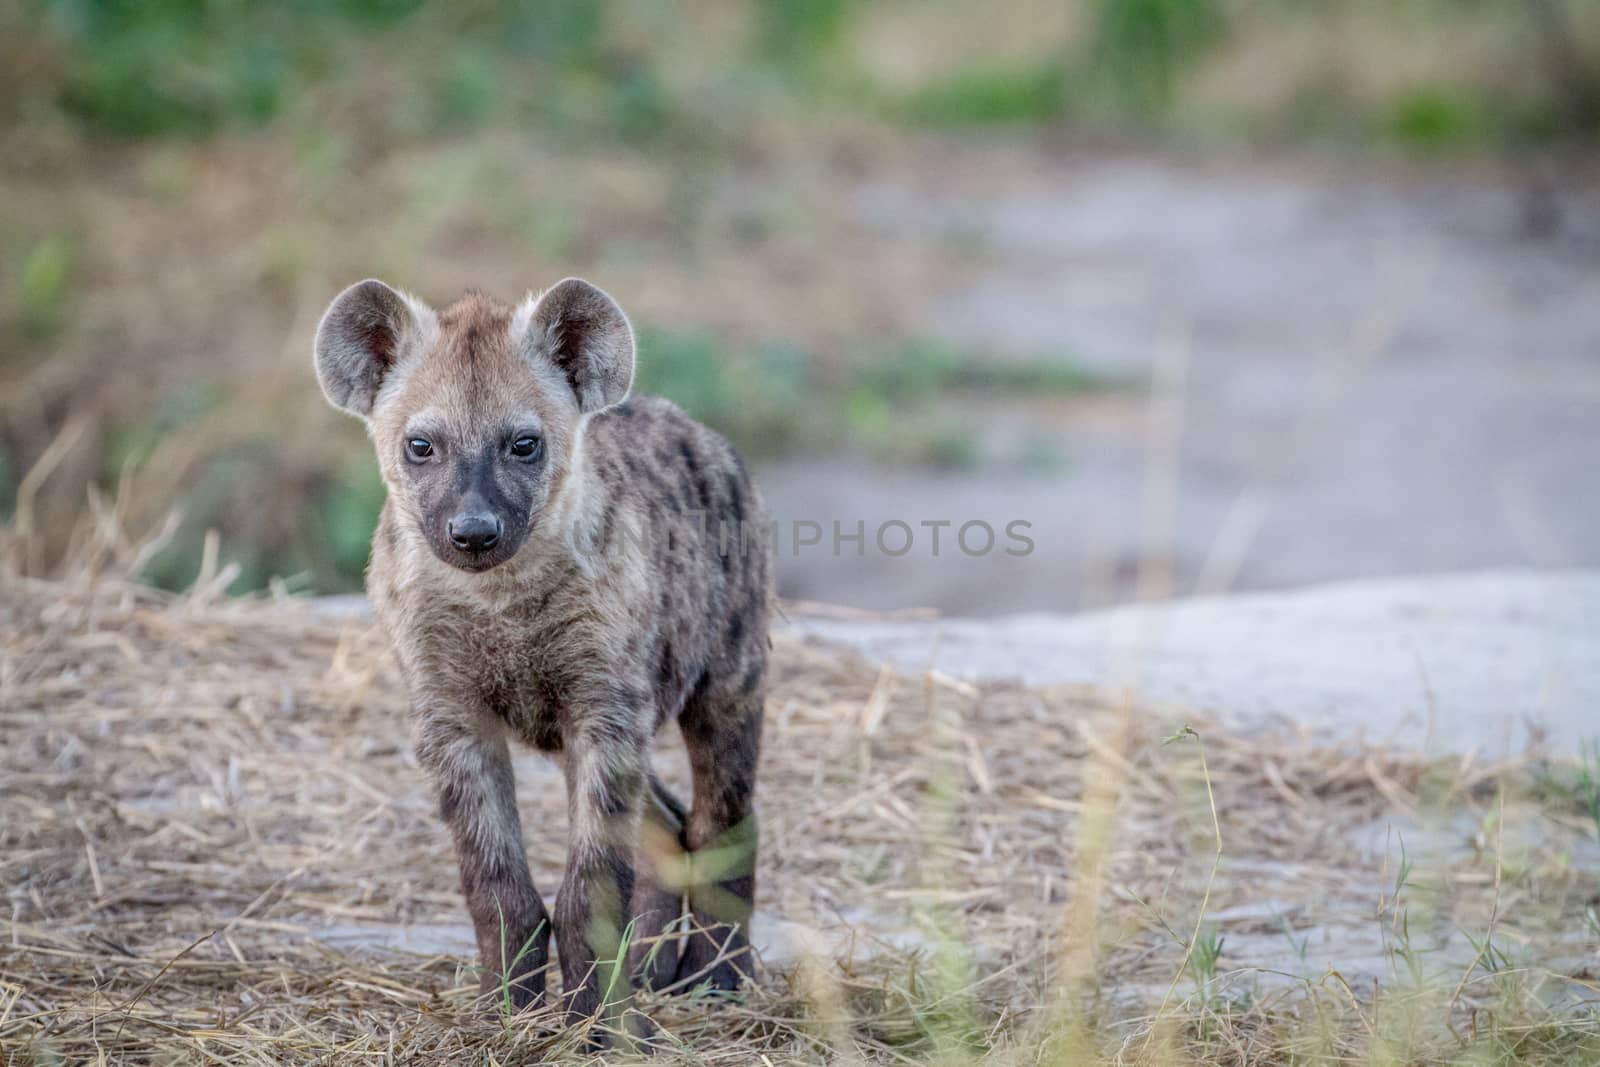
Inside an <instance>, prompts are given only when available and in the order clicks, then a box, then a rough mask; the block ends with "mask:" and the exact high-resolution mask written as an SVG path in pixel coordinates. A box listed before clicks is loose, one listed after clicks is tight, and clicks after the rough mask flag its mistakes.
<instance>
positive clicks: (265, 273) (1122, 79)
mask: <svg viewBox="0 0 1600 1067" xmlns="http://www.w3.org/2000/svg"><path fill="white" fill-rule="evenodd" d="M0 42H3V43H0V138H3V140H0V150H3V156H4V161H3V162H0V182H3V183H4V186H3V191H4V194H5V195H4V196H3V197H0V253H3V258H0V262H3V274H0V389H3V400H0V511H3V512H4V513H7V514H9V513H11V512H13V511H16V510H17V509H19V508H25V509H26V511H27V513H28V521H29V522H30V523H33V524H34V525H35V526H37V527H47V528H50V529H55V530H59V531H60V533H59V536H58V537H56V538H54V542H53V543H56V544H58V545H59V546H60V551H63V552H64V551H66V549H67V547H68V545H69V544H70V542H71V540H72V538H73V536H74V534H73V531H74V529H75V528H76V526H77V524H81V523H82V522H83V521H85V516H86V515H89V514H91V512H90V511H87V510H86V505H85V500H86V493H87V492H88V491H89V490H90V488H91V487H101V488H102V490H103V491H104V492H107V493H110V492H112V491H120V492H121V493H122V495H123V498H124V505H125V507H126V508H127V509H129V511H130V512H131V514H132V515H133V516H135V517H137V518H138V520H139V521H141V522H143V523H145V524H147V525H149V526H152V527H153V526H154V525H155V524H156V523H157V521H158V519H159V517H160V516H162V515H165V514H166V513H167V512H168V510H169V509H171V508H173V507H178V508H180V509H181V511H182V514H183V516H184V518H183V521H182V523H181V524H180V526H179V527H178V530H177V534H176V536H175V538H174V539H173V540H172V542H171V543H170V544H169V546H168V548H167V549H166V550H165V551H164V552H163V553H161V554H159V555H157V556H156V557H155V558H154V559H153V560H152V561H151V564H150V575H151V577H152V578H154V579H155V580H157V581H159V582H161V583H163V584H166V585H170V586H177V587H181V586H184V585H186V584H187V583H188V582H190V581H192V580H193V578H194V575H195V571H196V567H197V563H196V560H197V558H198V550H197V546H198V544H199V541H200V538H201V537H202V536H203V535H204V532H205V531H206V530H207V529H211V528H216V529H218V530H220V531H221V534H222V540H223V543H224V545H225V546H226V551H227V554H228V555H229V557H230V558H233V559H236V560H238V561H239V562H240V564H241V565H242V573H241V576H240V579H239V581H238V582H237V583H236V584H235V586H234V588H235V589H236V590H242V589H246V588H259V587H261V586H262V585H263V584H264V583H266V582H267V581H268V580H269V579H270V578H272V577H273V576H282V577H286V578H289V579H290V580H291V583H292V584H295V585H298V586H300V587H304V588H313V589H316V590H319V591H326V590H338V589H349V588H353V587H355V586H357V585H358V584H359V581H360V575H361V571H362V567H363V566H364V563H365V557H366V544H367V537H368V534H369V531H370V528H371V525H372V523H373V520H374V517H375V515H376V511H377V508H378V507H379V506H380V504H381V501H382V487H381V485H380V484H379V482H378V480H377V477H376V474H375V472H374V470H373V466H372V463H371V461H370V459H369V457H368V450H367V449H366V448H365V446H364V445H362V443H361V442H360V430H359V428H358V427H356V426H355V425H354V424H353V423H349V422H342V421H340V420H338V419H337V418H336V417H335V416H333V415H332V414H331V413H330V412H327V411H326V410H324V409H323V408H322V406H321V404H320V401H319V400H318V399H317V397H316V394H315V392H314V386H313V385H312V383H311V378H310V371H309V358H308V354H307V349H308V340H309V336H310V331H311V329H312V327H313V326H314V323H315V317H316V315H317V313H318V312H319V311H320V308H321V306H322V302H323V301H324V300H326V299H327V297H328V295H330V294H331V293H332V292H334V291H336V289H337V288H338V287H339V286H340V285H342V284H345V283H346V282H348V281H349V280H351V279H353V278H357V277H361V276H364V275H372V274H377V275H380V276H384V277H387V278H389V279H390V280H392V281H395V282H398V283H401V284H405V285H407V286H409V287H412V288H415V289H416V290H418V291H419V292H421V293H422V294H423V295H425V296H426V297H428V298H429V299H432V300H435V301H444V300H447V299H449V298H450V297H451V296H452V295H454V293H455V292H456V291H459V289H460V288H462V287H464V286H467V285H483V286H487V287H490V288H492V289H494V290H495V291H496V292H497V293H498V295H501V296H502V297H508V298H509V297H513V296H515V295H517V294H518V293H519V292H520V291H521V290H522V289H524V288H527V287H529V286H537V285H540V284H546V283H548V282H549V281H552V280H554V279H555V278H557V277H560V276H561V275H563V274H567V273H577V272H582V273H586V274H590V275H593V276H596V277H598V278H600V279H601V280H602V282H603V283H604V284H608V286H610V287H612V288H613V289H614V290H615V291H618V292H620V293H623V294H626V295H627V299H626V301H625V302H628V303H629V305H630V308H631V310H633V311H634V312H635V317H636V319H637V320H638V321H639V322H640V323H641V325H642V330H641V342H642V343H641V355H642V359H641V368H640V369H641V374H640V384H641V387H642V388H645V389H648V390H650V391H653V392H660V393H663V394H665V395H668V396H670V397H673V398H674V399H676V400H678V401H679V402H680V403H682V404H683V405H684V406H685V407H686V408H688V409H689V410H690V411H691V412H692V413H694V414H695V415H697V416H699V417H701V418H703V419H705V420H707V421H708V422H710V423H712V424H713V425H716V426H718V427H719V428H721V429H723V430H724V431H725V432H727V433H729V434H730V435H731V436H732V437H733V438H734V439H735V440H736V442H737V443H738V444H740V445H741V446H742V447H743V448H745V449H747V450H748V451H749V452H751V453H752V454H753V455H755V456H757V457H759V458H763V459H777V458H782V457H784V456H789V455H816V454H824V453H844V454H848V455H852V456H856V457H858V458H860V459H861V460H862V461H864V462H873V463H887V464H906V465H934V466H939V465H970V464H973V463H976V462H980V461H982V459H983V445H982V442H981V441H980V440H979V439H978V438H977V437H976V436H975V435H974V434H973V433H972V432H971V429H970V427H969V426H967V425H966V424H965V423H966V420H965V418H964V417H963V415H962V413H961V409H960V407H959V405H958V404H956V403H954V401H955V400H958V399H960V398H963V397H966V398H970V397H974V396H976V397H983V398H988V400H989V401H991V402H993V403H996V404H999V405H1005V404H1008V403H1013V402H1014V403H1021V402H1023V401H1024V400H1026V401H1028V402H1041V401H1043V402H1048V401H1049V400H1050V398H1052V397H1059V396H1068V395H1075V394H1083V393H1090V392H1094V391H1097V390H1103V389H1115V388H1119V387H1120V384H1121V383H1117V382H1114V381H1107V380H1104V379H1103V378H1102V377H1100V376H1097V375H1096V374H1094V373H1092V372H1090V371H1088V370H1086V369H1084V368H1083V367H1082V366H1081V365H1080V364H1079V363H1078V362H1077V361H1076V360H1075V358H1074V356H1073V353H1072V352H1070V351H1069V350H1067V349H1066V348H1065V347H1063V348H1062V349H1061V350H1058V351H1049V352H1032V353H1016V352H1011V353H995V352H988V351H982V350H965V349H962V348H960V347H957V346H951V345H949V344H944V343H940V342H934V341H930V340H929V339H928V337H927V336H925V335H924V333H923V331H921V330H920V328H919V325H918V323H917V322H916V321H915V318H914V316H911V315H909V314H907V313H905V312H904V311H903V310H902V309H900V308H897V307H896V306H895V304H894V301H893V299H892V295H886V294H892V292H893V291H894V289H895V288H896V287H908V286H921V287H923V289H929V288H936V280H937V272H938V271H939V270H940V269H944V268H945V267H948V266H949V265H950V264H959V263H960V262H962V261H965V260H971V259H973V258H974V257H978V258H981V257H982V256H983V255H984V254H985V250H984V249H983V247H982V243H981V240H979V239H976V238H974V237H973V236H972V235H970V234H965V233H963V232H961V231H960V229H959V227H951V226H942V225H940V224H938V223H933V224H930V225H928V226H927V227H926V230H927V232H926V233H925V234H919V236H918V240H919V241H921V242H922V243H921V244H920V245H918V246H917V247H918V248H920V249H921V254H919V255H917V256H914V257H908V260H907V261H906V262H901V261H898V260H894V261H888V262H885V261H884V256H883V255H882V254H880V253H879V252H878V251H877V250H875V249H874V248H873V247H872V245H871V241H870V237H864V236H863V235H862V234H860V233H859V229H860V227H859V225H858V224H856V223H855V222H854V221H853V220H854V218H855V216H853V215H852V209H851V208H850V206H849V205H850V204H851V203H852V197H854V196H856V195H857V187H858V186H859V185H860V183H861V182H862V181H863V180H865V179H867V178H869V177H870V176H871V174H872V173H873V172H874V169H875V168H876V167H877V166H879V165H880V164H881V163H882V161H884V160H885V159H911V160H913V163H912V164H911V165H913V166H922V167H923V169H924V170H925V171H933V172H935V174H936V171H937V165H936V163H935V164H929V163H928V162H927V160H929V159H933V160H937V158H938V155H939V152H940V148H939V145H941V144H950V143H953V142H954V141H976V142H979V143H982V144H985V145H1000V146H1004V145H1016V144H1028V145H1036V144H1040V143H1045V144H1068V143H1077V142H1081V141H1083V140H1085V139H1089V140H1095V139H1099V140H1109V141H1113V142H1118V143H1133V144H1144V143H1151V142H1160V143H1176V144H1180V145H1188V146H1199V147H1200V148H1201V149H1202V150H1212V151H1223V152H1248V151H1255V150H1259V149H1260V148H1261V147H1262V146H1273V145H1283V144H1288V145H1295V146H1301V147H1309V148H1310V149H1311V150H1313V151H1326V152H1334V153H1352V154H1363V153H1366V154H1380V155H1396V154H1397V155H1400V156H1403V157H1409V156H1417V157H1420V158H1422V159H1423V160H1439V159H1445V160H1452V159H1460V158H1463V157H1495V156H1501V155H1507V154H1515V153H1520V152H1524V151H1527V150H1529V149H1530V148H1533V149H1540V150H1546V149H1551V150H1560V149H1562V148H1563V147H1564V146H1572V145H1585V144H1587V143H1588V142H1589V141H1590V140H1592V138H1593V136H1594V134H1595V133H1596V130H1597V121H1600V120H1597V113H1596V108H1597V100H1600V93H1597V91H1596V77H1597V74H1596V71H1597V69H1600V47H1597V42H1600V4H1595V3H1592V2H1589V0H1565V2H1564V0H1406V2H1403V3H1397V2H1395V0H1342V2H1340V3H1324V2H1321V0H1084V2H1080V3H1065V2H1055V3H1038V2H1032V0H1016V2H1014V3H1008V4H1003V5H996V6H993V7H990V6H987V5H985V6H983V7H981V8H979V7H975V6H974V5H971V4H967V3H964V2H956V0H929V2H911V0H885V2H880V3H875V4H870V5H868V4H854V3H848V2H846V0H810V2H782V0H695V2H691V3H687V4H684V5H666V4H658V3H653V2H650V0H599V2H580V0H548V2H544V3H537V4H520V3H496V2H490V0H468V2H461V3H451V4H424V3H421V2H419V0H290V2H287V3H278V4H253V3H247V2H244V0H145V2H136V0H0ZM875 257H876V258H875ZM52 442H59V443H60V447H59V448H58V449H56V450H55V452H52V451H51V444H52ZM1057 458H1058V457H1053V456H1050V455H1049V454H1048V448H1047V447H1046V448H1043V449H1041V448H1037V447H1033V446H1030V448H1029V450H1028V455H1025V456H1021V457H1017V458H1015V461H1016V462H1017V463H1020V464H1022V465H1024V466H1033V467H1039V468H1041V469H1048V468H1050V467H1052V466H1053V465H1054V463H1055V461H1056V459H1057ZM41 459H44V460H45V461H46V466H47V467H48V471H47V472H46V471H44V470H42V469H40V467H39V464H40V461H41ZM30 470H38V471H39V472H40V473H41V474H43V473H48V474H49V478H48V479H40V478H35V479H33V481H31V482H25V477H26V474H27V472H28V471H30ZM40 565H41V566H43V567H46V568H47V567H48V565H49V561H48V560H44V561H41V563H40Z"/></svg>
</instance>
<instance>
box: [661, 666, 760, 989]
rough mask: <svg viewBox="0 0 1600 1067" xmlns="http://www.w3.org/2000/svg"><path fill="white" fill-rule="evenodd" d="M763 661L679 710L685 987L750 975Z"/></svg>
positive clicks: (681, 968) (728, 984)
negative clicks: (686, 787) (685, 817)
mask: <svg viewBox="0 0 1600 1067" xmlns="http://www.w3.org/2000/svg"><path fill="white" fill-rule="evenodd" d="M764 681H765V663H764V662H763V661H761V660H757V661H755V662H753V663H751V664H749V665H748V667H747V669H746V671H745V672H744V674H743V676H742V677H735V678H731V679H727V681H726V683H725V684H724V685H718V686H711V687H708V691H706V692H704V693H701V694H697V697H698V699H693V700H691V701H690V702H689V704H688V706H686V707H685V708H684V710H683V713H682V714H681V715H680V716H679V719H678V721H679V724H680V726H681V728H682V731H683V739H684V743H685V745H686V746H687V748H688V750H689V765H690V767H691V768H693V770H694V807H693V808H692V809H691V811H690V812H689V821H688V825H687V827H686V828H685V833H684V840H685V843H686V844H687V845H688V847H689V887H688V890H689V935H688V938H687V940H686V941H685V943H684V947H683V952H682V958H681V959H680V960H679V963H678V979H679V981H684V982H685V983H686V988H693V987H695V986H702V985H710V986H711V987H712V988H714V989H735V988H737V987H738V985H739V982H740V980H741V979H742V978H745V977H754V975H755V962H754V958H753V955H752V953H751V951H750V917H751V914H752V912H753V911H754V908H755V891H756V844H757V838H758V834H757V831H756V814H755V808H754V806H753V805H752V803H751V800H752V797H751V794H752V792H753V790H754V789H755V779H756V763H757V760H758V759H759V758H760V755H761V712H762V703H763V699H764V689H765V686H764Z"/></svg>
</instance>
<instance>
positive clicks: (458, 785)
mask: <svg viewBox="0 0 1600 1067" xmlns="http://www.w3.org/2000/svg"><path fill="white" fill-rule="evenodd" d="M417 757H418V759H419V761H420V762H421V763H422V765H423V767H424V768H426V769H427V771H428V773H429V775H430V776H431V777H432V778H433V782H434V787H435V789H436V790H437V791H438V795H439V813H440V814H441V815H442V816H443V817H444V821H445V823H446V825H448V826H449V827H450V836H451V838H452V839H453V840H454V841H455V847H456V859H457V861H458V862H459V864H460V867H461V890H462V892H463V893H464V894H465V896H466V900H467V912H468V914H470V915H471V916H472V929H473V933H474V934H475V935H476V937H477V940H478V961H479V964H480V966H481V968H482V970H481V974H480V979H479V990H480V991H481V992H482V993H493V994H494V998H495V999H494V1003H495V1005H496V1006H497V1007H506V1006H509V1007H510V1008H511V1010H513V1011H516V1010H519V1009H521V1008H524V1007H527V1006H528V1005H531V1004H537V1003H539V1002H540V1001H542V1000H543V999H544V970H545V965H546V964H547V963H548V962H549V957H550V916H549V914H548V913H547V912H546V911H545V907H544V901H542V900H540V899H539V893H538V891H537V890H536V889H534V886H533V878H532V876H531V875H530V874H529V873H528V854H527V850H526V848H525V847H524V846H523V843H522V821H521V819H520V818H519V817H518V815H517V796H516V780H515V778H514V777H513V774H512V770H511V752H510V750H509V748H507V746H506V741H505V737H504V734H503V732H502V731H501V730H500V729H499V728H498V726H497V724H495V723H493V722H492V721H490V720H489V719H488V717H487V716H482V717H477V716H474V717H470V718H467V719H465V720H464V719H463V718H461V717H458V716H444V715H437V716H429V715H426V714H424V715H423V716H421V722H420V729H419V732H418V739H417Z"/></svg>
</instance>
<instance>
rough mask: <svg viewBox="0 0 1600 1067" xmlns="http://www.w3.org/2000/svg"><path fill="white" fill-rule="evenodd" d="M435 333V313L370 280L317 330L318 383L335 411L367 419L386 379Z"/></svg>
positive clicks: (334, 306)
mask: <svg viewBox="0 0 1600 1067" xmlns="http://www.w3.org/2000/svg"><path fill="white" fill-rule="evenodd" d="M430 328H435V319H434V316H433V311H432V310H431V309H430V308H429V307H428V306H427V305H426V304H423V303H422V302H421V301H419V300H414V299H412V298H411V297H408V296H405V295H403V294H401V293H398V292H396V291H395V290H393V289H391V288H389V287H388V286H387V285H385V284H383V283H382V282H380V281H378V280H376V279H374V278H368V279H367V280H366V281H364V282H357V283H356V284H354V285H352V286H351V287H350V288H348V289H346V290H345V291H344V292H342V293H340V294H339V295H338V296H336V297H334V298H333V303H331V304H329V305H328V310H327V311H325V312H323V315H322V323H321V324H320V325H319V326H318V327H317V341H316V355H317V381H318V382H320V383H321V384H322V391H323V393H324V394H325V395H326V396H327V398H328V400H329V401H330V402H332V404H333V406H334V407H337V408H342V409H343V410H345V411H348V412H349V413H350V414H352V415H359V416H361V417H362V418H366V417H367V416H368V415H370V414H372V405H373V403H374V402H375V401H376V400H377V398H378V388H379V386H381V385H382V384H383V379H384V376H385V375H386V374H388V373H389V372H390V371H391V370H393V369H394V367H395V365H396V364H398V363H399V362H400V361H401V359H402V358H403V357H404V356H406V355H407V354H409V353H410V352H412V351H413V350H415V349H416V348H417V347H418V346H419V345H420V344H422V343H423V335H424V334H425V333H426V332H427V331H428V330H429V329H430Z"/></svg>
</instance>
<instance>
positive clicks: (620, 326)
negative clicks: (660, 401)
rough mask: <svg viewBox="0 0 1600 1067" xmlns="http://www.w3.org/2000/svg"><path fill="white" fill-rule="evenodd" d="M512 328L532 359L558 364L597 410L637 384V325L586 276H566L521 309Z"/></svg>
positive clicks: (586, 409)
mask: <svg viewBox="0 0 1600 1067" xmlns="http://www.w3.org/2000/svg"><path fill="white" fill-rule="evenodd" d="M511 330H512V334H513V336H514V337H515V338H516V340H517V343H518V344H519V345H521V346H523V351H525V352H526V353H527V354H528V356H529V357H530V358H534V359H537V358H539V357H541V356H542V357H544V358H546V359H548V360H550V362H552V363H554V364H555V365H556V367H557V368H558V369H559V370H560V371H561V373H562V374H564V375H566V378H567V382H568V383H569V384H570V385H571V386H572V392H573V393H574V394H575V395H576V396H577V398H578V410H579V411H582V412H583V413H584V414H593V413H594V412H596V411H600V410H602V409H604V408H608V407H610V406H611V405H612V404H616V403H619V402H620V401H621V400H622V399H623V398H624V397H626V396H627V395H628V389H629V388H630V387H631V386H632V385H633V327H632V326H630V325H628V316H626V315H624V314H623V313H622V308H620V307H618V306H617V302H616V301H615V300H613V299H611V297H610V296H609V295H608V294H607V293H606V292H605V291H604V290H602V289H599V288H597V287H595V286H593V285H590V284H589V283H588V282H586V281H584V280H583V279H582V278H567V279H565V280H564V281H560V282H557V283H556V284H555V285H554V286H552V287H550V288H549V289H546V290H545V291H544V293H543V295H541V296H539V297H537V298H535V297H531V296H530V297H529V298H528V299H527V300H524V301H523V302H522V304H521V306H519V307H518V308H517V314H516V317H515V318H514V319H513V320H512V324H511Z"/></svg>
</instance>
